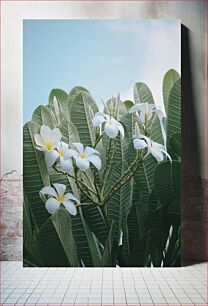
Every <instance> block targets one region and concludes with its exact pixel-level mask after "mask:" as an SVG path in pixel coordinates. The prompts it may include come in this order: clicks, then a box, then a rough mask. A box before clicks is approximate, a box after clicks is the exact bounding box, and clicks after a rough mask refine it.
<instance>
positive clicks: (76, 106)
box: [70, 92, 98, 147]
mask: <svg viewBox="0 0 208 306" xmlns="http://www.w3.org/2000/svg"><path fill="white" fill-rule="evenodd" d="M90 108H91V109H92V110H93V111H94V113H96V112H98V107H97V105H96V104H95V101H94V100H93V98H92V97H91V95H90V94H88V93H86V92H81V93H79V94H78V95H77V96H76V97H75V98H74V99H73V101H72V103H71V105H70V116H71V121H72V123H73V124H74V125H75V126H76V128H77V130H78V132H79V137H80V141H81V142H82V143H83V144H84V145H85V146H90V147H92V146H93V145H94V143H95V128H94V127H93V125H92V118H91V116H90Z"/></svg>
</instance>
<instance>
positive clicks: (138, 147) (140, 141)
mask: <svg viewBox="0 0 208 306" xmlns="http://www.w3.org/2000/svg"><path fill="white" fill-rule="evenodd" d="M133 142H134V148H135V149H136V150H141V149H144V148H146V147H147V144H146V142H145V141H144V140H143V139H134V140H133Z"/></svg>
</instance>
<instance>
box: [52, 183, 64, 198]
mask: <svg viewBox="0 0 208 306" xmlns="http://www.w3.org/2000/svg"><path fill="white" fill-rule="evenodd" d="M53 186H54V187H55V188H56V191H57V193H58V195H61V196H62V195H64V192H65V190H66V186H65V185H64V184H58V183H54V184H53Z"/></svg>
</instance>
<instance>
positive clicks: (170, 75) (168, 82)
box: [163, 69, 180, 113]
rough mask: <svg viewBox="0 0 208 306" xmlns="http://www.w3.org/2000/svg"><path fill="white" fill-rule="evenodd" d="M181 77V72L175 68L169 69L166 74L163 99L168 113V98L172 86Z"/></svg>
mask: <svg viewBox="0 0 208 306" xmlns="http://www.w3.org/2000/svg"><path fill="white" fill-rule="evenodd" d="M179 78H180V75H179V73H178V72H177V71H176V70H174V69H170V70H168V71H167V72H166V74H165V76H164V79H163V101H164V106H165V110H166V113H167V112H168V99H169V94H170V91H171V88H172V87H173V84H174V83H175V81H177V80H178V79H179Z"/></svg>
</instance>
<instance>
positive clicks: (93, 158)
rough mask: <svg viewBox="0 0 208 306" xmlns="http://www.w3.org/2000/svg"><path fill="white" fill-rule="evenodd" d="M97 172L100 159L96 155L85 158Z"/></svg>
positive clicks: (99, 166) (99, 167)
mask: <svg viewBox="0 0 208 306" xmlns="http://www.w3.org/2000/svg"><path fill="white" fill-rule="evenodd" d="M87 159H88V160H89V161H90V162H91V163H92V164H93V165H94V166H95V167H96V168H97V169H98V170H100V169H101V159H100V157H99V156H97V155H96V154H94V155H90V156H89V157H88V158H87Z"/></svg>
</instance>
